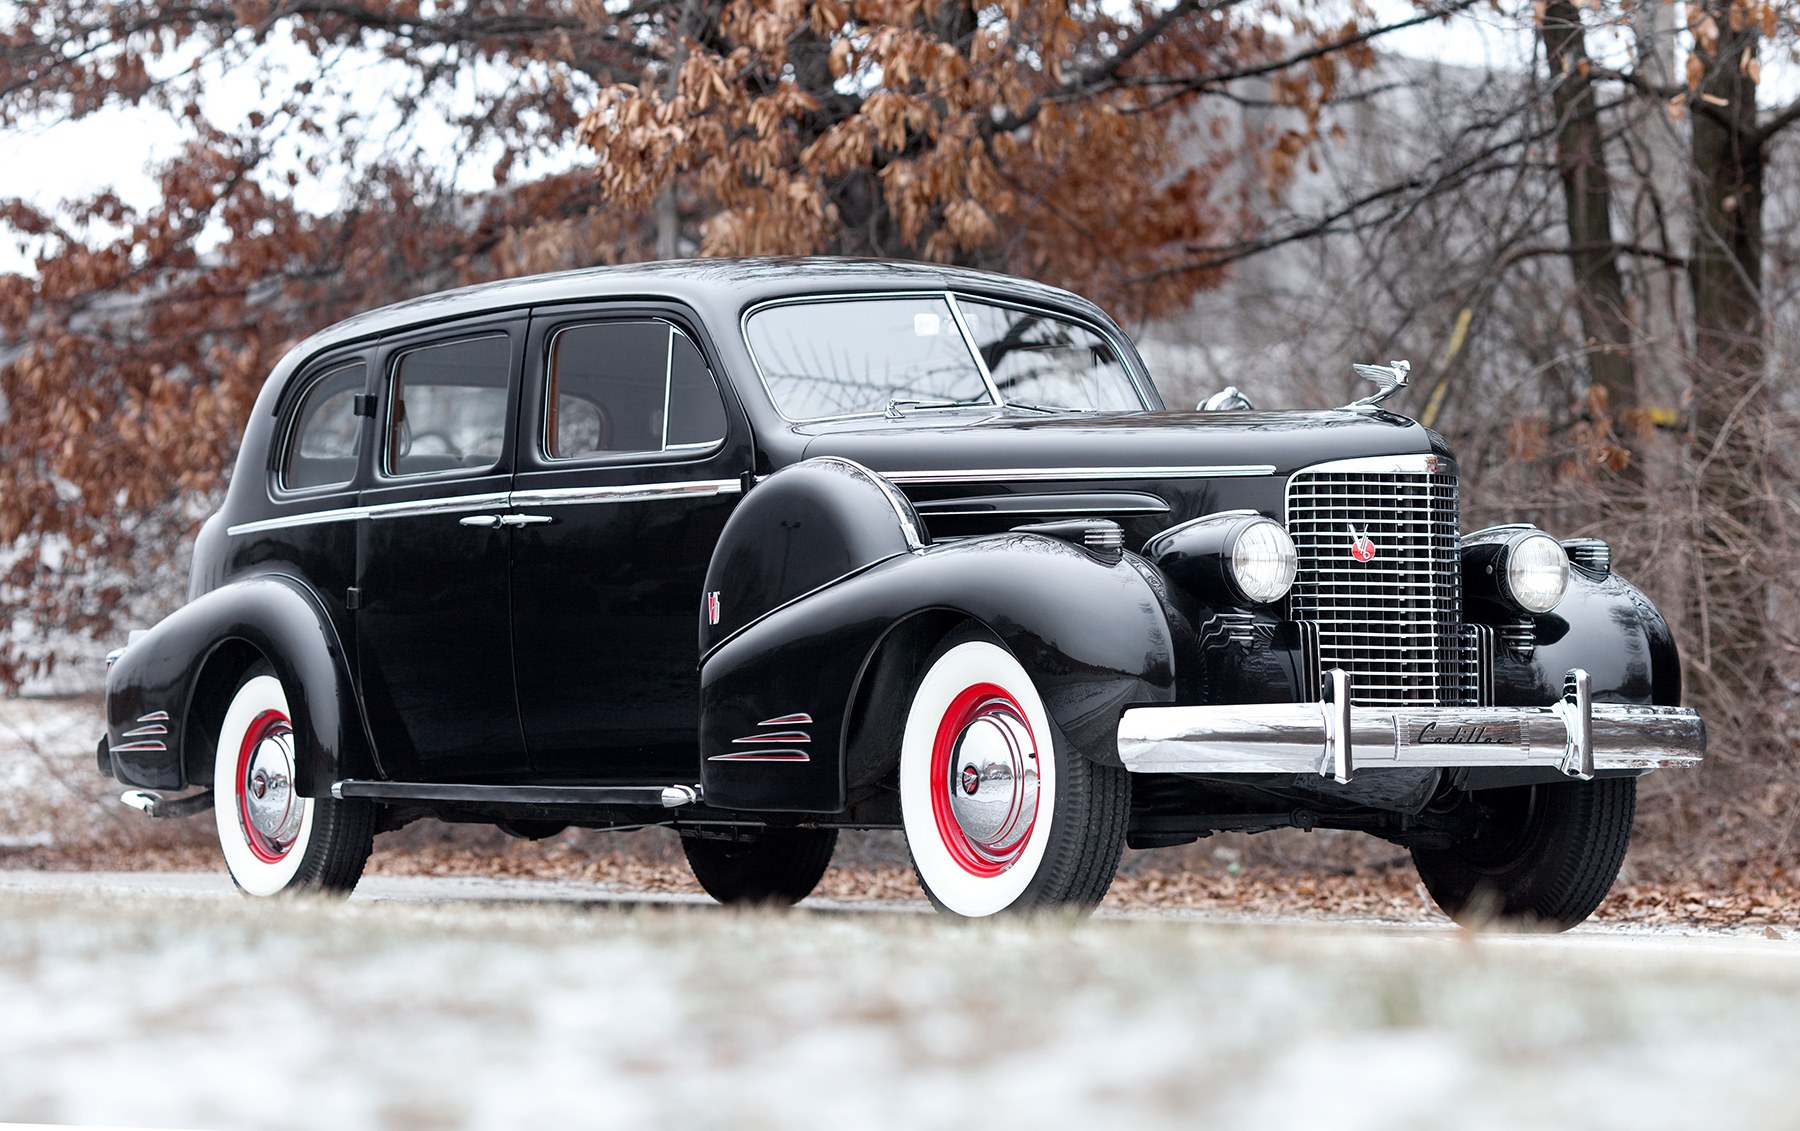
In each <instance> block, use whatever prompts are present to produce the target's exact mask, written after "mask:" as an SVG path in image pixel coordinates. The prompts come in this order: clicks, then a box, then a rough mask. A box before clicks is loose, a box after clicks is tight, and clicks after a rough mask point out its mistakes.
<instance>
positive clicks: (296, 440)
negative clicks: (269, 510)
mask: <svg viewBox="0 0 1800 1131" xmlns="http://www.w3.org/2000/svg"><path fill="white" fill-rule="evenodd" d="M367 382H368V368H367V367H366V366H364V365H363V363H362V362H360V361H353V362H351V363H350V364H348V365H341V366H339V367H337V368H336V369H332V370H330V371H328V372H326V373H325V374H324V375H322V376H320V377H319V378H317V379H316V380H314V381H313V383H312V387H311V388H309V389H307V390H306V392H305V393H304V394H302V395H301V398H300V407H299V408H298V409H297V410H295V412H294V416H293V426H292V427H291V428H289V429H288V433H287V436H288V443H287V450H286V451H285V452H283V453H282V458H281V474H280V476H279V481H280V483H281V487H282V489H283V490H286V491H304V490H307V489H309V488H313V487H340V486H343V485H344V484H347V483H349V482H350V481H351V480H352V479H354V478H356V454H357V451H356V449H357V444H358V441H359V440H360V439H361V438H362V428H361V423H362V422H361V420H359V419H358V418H357V416H356V413H355V405H354V403H353V401H354V398H355V397H356V394H358V393H360V392H362V391H363V388H364V386H365V385H366V384H367Z"/></svg>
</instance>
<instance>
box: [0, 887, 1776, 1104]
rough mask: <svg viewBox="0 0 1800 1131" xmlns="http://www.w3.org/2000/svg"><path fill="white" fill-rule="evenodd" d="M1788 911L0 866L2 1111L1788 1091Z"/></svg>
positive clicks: (1609, 1100) (1255, 1100) (1772, 1094)
mask: <svg viewBox="0 0 1800 1131" xmlns="http://www.w3.org/2000/svg"><path fill="white" fill-rule="evenodd" d="M1796 1063H1800V947H1797V946H1796V945H1795V944H1792V943H1786V942H1778V941H1774V940H1764V939H1761V938H1755V937H1742V936H1740V937H1737V938H1734V939H1730V940H1720V939H1699V940H1695V939H1677V938H1669V937H1661V936H1644V935H1635V936H1625V937H1618V936H1605V935H1598V934H1590V935H1585V936H1584V935H1580V934H1577V935H1575V936H1570V937H1565V938H1560V939H1547V938H1508V937H1476V936H1468V935H1461V934H1457V933H1454V932H1449V931H1442V932H1426V933H1420V934H1406V933H1393V932H1372V931H1367V930H1364V931H1344V930H1340V929H1336V928H1327V927H1295V926H1287V927H1281V928H1271V927H1259V926H1241V927H1240V926H1231V925H1218V924H1193V923H1185V924H1183V923H1157V922H1128V921H1118V920H1113V921H1089V922H1082V923H1076V922H1068V921H1061V920H1046V921H1038V922H1020V921H1012V922H1004V923H982V924H966V923H957V922H950V921H945V920H941V919H936V918H932V917H927V916H916V915H897V914H888V913H880V912H874V913H870V912H862V913H832V912H807V911H798V912H793V913H790V914H787V915H776V914H760V913H758V914H741V913H733V912H727V911H723V910H718V909H711V908H698V907H695V908H680V907H678V908H669V907H651V906H621V905H612V904H594V905H589V906H586V907H576V908H570V907H560V906H546V905H526V906H522V907H521V906H509V907H499V906H487V905H479V904H449V905H441V906H432V905H416V904H415V905H403V904H388V903H361V902H358V903H351V904H322V903H304V902H284V903H278V904H273V905H270V904H263V903H251V902H248V901H243V902H239V901H235V900H224V901H221V900H217V899H187V898H180V897H157V898H153V899H144V898H122V897H99V896H82V897H75V896H65V897H51V896H41V895H38V896H27V895H21V894H18V893H6V894H0V1122H5V1121H25V1122H55V1123H102V1124H129V1125H141V1126H163V1127H190V1128H209V1127H210V1128H225V1127H230V1128H242V1129H261V1128H301V1127H306V1128H311V1127H321V1126H328V1127H333V1128H344V1129H355V1128H424V1127H431V1128H440V1127H441V1128H456V1127H469V1128H497V1127H526V1126H558V1127H570V1126H572V1127H577V1128H579V1127H695V1128H714V1127H716V1128H734V1129H736V1128H751V1129H754V1128H764V1127H767V1128H777V1127H779V1128H790V1127H830V1128H855V1127H868V1126H880V1127H904V1128H919V1127H958V1128H960V1127H975V1126H982V1125H988V1124H992V1125H996V1126H1027V1125H1038V1126H1044V1127H1096V1128H1102V1127H1103V1128H1113V1127H1161V1126H1168V1127H1175V1126H1182V1127H1187V1126H1195V1125H1204V1124H1206V1123H1216V1124H1217V1125H1220V1126H1230V1127H1246V1128H1279V1127H1306V1128H1315V1127H1321V1126H1327V1127H1333V1128H1384V1129H1386V1128H1446V1127H1453V1128H1508V1129H1511V1128H1518V1127H1529V1126H1557V1127H1595V1128H1615V1127H1616V1128H1621V1129H1623V1128H1631V1129H1634V1131H1641V1129H1643V1128H1653V1127H1683V1128H1686V1127H1694V1126H1730V1127H1759V1126H1769V1127H1776V1126H1781V1127H1786V1126H1792V1125H1793V1102H1792V1099H1791V1098H1790V1093H1791V1085H1790V1083H1789V1077H1790V1073H1791V1070H1792V1067H1793V1065H1794V1064H1796Z"/></svg>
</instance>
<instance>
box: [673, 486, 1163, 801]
mask: <svg viewBox="0 0 1800 1131" xmlns="http://www.w3.org/2000/svg"><path fill="white" fill-rule="evenodd" d="M760 489H761V488H758V490H760ZM752 497H753V498H754V494H753V495H752ZM918 618H931V623H932V624H933V626H934V629H941V628H943V627H946V626H954V625H956V624H960V623H962V622H964V621H975V622H977V623H979V624H981V625H983V626H985V627H986V628H987V629H989V630H990V631H991V632H992V633H993V634H994V635H995V636H997V637H998V638H999V639H1000V640H1001V641H1002V642H1003V643H1004V644H1005V645H1006V646H1007V647H1008V648H1009V649H1011V651H1012V652H1013V654H1014V655H1015V656H1017V657H1018V658H1019V662H1020V663H1022V664H1023V665H1024V666H1025V668H1026V669H1027V670H1028V671H1030V672H1032V673H1033V675H1034V677H1035V678H1036V680H1037V683H1038V690H1039V692H1040V693H1041V694H1042V695H1043V697H1044V706H1045V709H1046V711H1047V712H1048V713H1049V715H1050V718H1051V721H1052V722H1053V723H1054V724H1055V725H1056V727H1057V728H1058V729H1059V731H1060V732H1061V737H1063V738H1064V739H1066V741H1067V742H1068V743H1069V744H1070V745H1071V746H1072V747H1073V748H1075V749H1077V750H1079V751H1080V752H1081V753H1083V754H1084V755H1086V756H1088V757H1090V758H1094V759H1096V760H1098V761H1105V762H1113V763H1116V762H1117V759H1118V752H1117V749H1116V748H1115V746H1114V733H1113V732H1114V728H1115V725H1116V722H1117V719H1118V713H1119V712H1120V711H1121V710H1122V709H1124V708H1125V707H1126V706H1130V705H1139V704H1151V703H1169V702H1173V701H1174V698H1175V660H1174V652H1173V646H1172V642H1171V640H1170V632H1169V627H1168V624H1167V622H1166V621H1165V620H1164V617H1163V612H1162V609H1161V607H1160V606H1159V604H1158V603H1157V601H1156V599H1155V597H1154V595H1153V594H1152V593H1151V592H1150V590H1149V587H1148V586H1147V585H1146V584H1145V582H1144V579H1143V577H1142V575H1141V574H1140V573H1139V572H1138V571H1137V570H1136V569H1134V568H1132V566H1130V565H1128V564H1126V563H1124V562H1120V563H1118V564H1113V565H1107V564H1104V563H1103V562H1102V561H1100V560H1099V559H1098V558H1096V557H1095V556H1094V555H1093V554H1090V553H1088V552H1087V551H1085V550H1081V549H1077V548H1076V547H1074V546H1071V545H1069V544H1068V543H1066V542H1063V541H1060V540H1058V539H1054V538H1046V537H1043V536H1042V535H1036V534H1005V535H995V536H992V537H986V538H978V539H971V540H968V541H963V542H955V543H950V544H947V545H941V546H930V547H926V548H924V549H921V550H918V551H914V552H907V553H902V554H897V555H894V556H892V557H889V558H887V559H886V560H884V561H881V562H880V563H878V564H876V565H874V566H872V567H871V568H868V569H865V570H862V571H860V572H857V573H854V574H851V575H850V576H848V577H846V578H844V579H843V580H841V581H839V582H837V583H836V584H832V585H828V586H826V587H825V588H823V589H820V590H817V591H814V592H812V593H810V594H808V595H806V596H805V597H803V598H801V599H799V600H796V601H793V602H791V603H789V604H787V605H784V606H782V607H780V608H778V609H777V610H776V611H774V612H772V613H770V614H769V615H767V616H765V617H763V618H762V619H761V620H758V621H756V622H755V623H753V624H751V625H749V626H748V627H745V628H743V629H740V630H739V631H738V633H737V634H736V635H734V636H733V637H731V638H730V639H729V640H727V641H725V642H724V643H723V644H721V645H719V646H718V647H717V648H716V649H715V650H714V651H713V652H712V653H711V654H710V655H709V656H708V657H707V659H706V662H705V664H704V665H703V666H702V668H701V672H700V687H701V691H700V696H701V726H700V750H701V755H702V757H703V758H705V759H706V761H704V762H703V763H702V772H701V780H702V782H703V784H704V785H705V786H706V796H707V801H708V803H709V804H715V805H722V806H727V807H731V808H738V809H746V810H757V809H790V810H798V811H803V812H818V813H827V812H836V811H838V810H840V809H842V808H843V807H844V803H845V799H846V789H847V785H846V780H847V779H846V769H845V758H844V754H845V751H846V749H847V748H848V746H849V745H850V740H851V735H850V724H851V722H852V720H851V718H850V717H849V716H850V707H851V705H852V704H853V703H854V702H856V701H857V691H858V688H859V686H860V685H861V684H862V683H863V681H864V680H865V679H867V678H868V677H869V675H870V673H871V671H872V670H873V668H872V665H873V664H874V662H875V660H876V657H877V654H878V652H879V648H880V646H881V644H882V643H883V641H884V640H887V639H889V638H891V637H903V636H905V635H906V630H907V627H908V626H909V624H911V623H912V622H914V621H915V620H916V619H918ZM940 637H941V631H934V632H932V633H930V634H928V635H927V637H926V639H924V640H923V641H921V643H922V644H923V645H924V646H926V647H928V646H929V645H930V644H934V643H935V642H936V639H938V638H940ZM899 705H900V706H901V708H902V709H903V708H904V703H903V701H902V702H901V703H900V704H899ZM798 713H805V714H807V715H809V716H810V717H811V719H812V722H811V724H810V725H808V726H806V727H805V728H804V729H805V730H806V732H807V734H808V737H809V739H810V741H809V742H808V743H807V744H805V745H804V751H805V753H806V754H807V756H808V760H807V761H804V762H766V763H763V762H741V761H717V760H714V759H715V758H717V756H719V755H721V754H729V753H732V752H734V751H742V750H745V749H746V746H744V745H740V744H737V741H736V740H738V739H742V738H746V737H749V736H753V735H755V734H756V733H757V732H758V730H759V724H761V723H763V722H764V721H765V720H770V719H776V718H781V717H783V716H788V715H792V714H798ZM888 737H890V738H891V739H892V740H893V745H892V746H891V753H892V754H893V755H895V756H897V754H898V745H897V743H898V732H897V731H894V732H892V733H891V734H890V735H889V736H888ZM752 749H753V748H752Z"/></svg>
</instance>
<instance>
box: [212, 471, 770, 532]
mask: <svg viewBox="0 0 1800 1131" xmlns="http://www.w3.org/2000/svg"><path fill="white" fill-rule="evenodd" d="M742 490H743V484H742V483H740V482H739V481H738V480H736V479H705V480H694V481H692V482H687V483H644V484H621V485H618V486H611V487H554V488H549V489H545V490H538V491H517V492H512V491H488V492H484V493H482V494H478V495H452V496H450V497H448V498H443V499H417V500H410V501H407V502H401V503H378V504H376V505H374V506H363V507H338V508H336V509H333V510H326V511H309V512H307V513H305V514H293V515H281V516H279V517H276V518H259V519H255V520H253V521H251V522H240V523H238V524H237V525H235V526H230V527H227V528H226V530H225V533H226V534H228V535H231V536H233V537H236V536H237V535H240V534H258V533H261V532H263V531H265V530H285V529H288V528H290V527H296V526H317V525H320V524H322V523H327V522H357V521H361V520H363V519H369V520H374V519H383V518H411V517H413V516H416V515H429V514H460V513H462V512H464V511H472V510H486V509H488V508H491V507H520V506H532V507H537V506H556V505H559V504H569V503H619V502H642V501H644V500H648V499H687V498H706V497H708V496H712V495H735V494H737V493H738V492H739V491H742Z"/></svg>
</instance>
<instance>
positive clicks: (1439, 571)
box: [1287, 459, 1482, 706]
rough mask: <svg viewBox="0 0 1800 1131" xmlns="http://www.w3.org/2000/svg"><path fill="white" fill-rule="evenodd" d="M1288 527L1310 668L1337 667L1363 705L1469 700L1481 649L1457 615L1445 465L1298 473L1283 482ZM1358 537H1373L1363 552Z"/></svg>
mask: <svg viewBox="0 0 1800 1131" xmlns="http://www.w3.org/2000/svg"><path fill="white" fill-rule="evenodd" d="M1417 462H1418V463H1420V464H1421V465H1422V464H1423V463H1424V462H1425V461H1424V460H1423V459H1418V461H1417ZM1444 463H1445V464H1448V461H1444ZM1287 527H1288V533H1289V534H1290V535H1292V536H1293V539H1294V546H1295V548H1296V549H1297V550H1298V551H1299V555H1300V562H1299V573H1298V575H1297V576H1296V578H1295V580H1294V587H1293V590H1292V596H1291V598H1290V601H1291V605H1290V609H1291V612H1292V616H1293V619H1295V620H1296V621H1302V622H1307V623H1310V624H1311V625H1313V626H1314V627H1313V629H1312V630H1311V631H1310V632H1309V633H1307V635H1309V636H1312V635H1316V639H1317V641H1318V655H1317V668H1316V669H1315V670H1329V669H1331V668H1342V669H1344V671H1345V672H1347V673H1349V675H1350V679H1351V687H1352V688H1353V700H1354V701H1355V702H1357V703H1360V704H1366V705H1370V706H1376V705H1383V704H1400V703H1437V704H1451V703H1474V702H1477V701H1478V700H1479V698H1480V695H1481V689H1480V682H1479V680H1480V669H1481V667H1482V665H1481V663H1480V659H1479V657H1480V649H1479V648H1478V647H1476V646H1475V642H1474V641H1473V639H1472V638H1471V636H1470V634H1468V633H1467V632H1465V631H1464V626H1463V624H1462V572H1461V565H1460V562H1459V558H1458V549H1457V504H1456V476H1455V475H1454V474H1447V473H1445V472H1444V471H1442V470H1440V471H1437V472H1427V471H1423V470H1421V471H1416V472H1415V471H1399V470H1381V471H1366V470H1362V469H1361V468H1341V467H1340V468H1334V467H1333V466H1331V465H1325V466H1323V467H1318V468H1311V469H1307V470H1304V471H1300V472H1297V473H1296V474H1295V475H1294V476H1293V478H1291V479H1290V480H1289V481H1288V492H1287ZM1359 536H1362V537H1366V538H1367V539H1368V540H1369V542H1370V543H1372V544H1373V547H1374V556H1373V557H1372V558H1370V559H1369V560H1368V561H1358V560H1357V559H1356V557H1355V556H1353V554H1352V547H1353V545H1354V544H1355V542H1356V540H1357V538H1358V537H1359Z"/></svg>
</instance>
